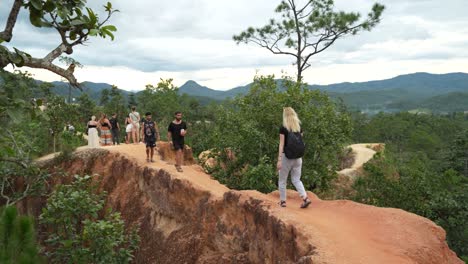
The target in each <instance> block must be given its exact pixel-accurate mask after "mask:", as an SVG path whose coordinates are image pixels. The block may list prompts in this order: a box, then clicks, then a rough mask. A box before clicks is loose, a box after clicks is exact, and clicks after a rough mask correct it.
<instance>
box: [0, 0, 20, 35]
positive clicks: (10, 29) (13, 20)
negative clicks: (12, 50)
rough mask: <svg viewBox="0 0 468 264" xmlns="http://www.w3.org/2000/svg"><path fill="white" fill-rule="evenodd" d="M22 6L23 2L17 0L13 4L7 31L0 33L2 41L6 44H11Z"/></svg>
mask: <svg viewBox="0 0 468 264" xmlns="http://www.w3.org/2000/svg"><path fill="white" fill-rule="evenodd" d="M22 4H23V1H22V0H15V2H14V3H13V7H12V8H11V11H10V15H9V16H8V20H7V23H6V26H5V30H4V31H2V32H0V39H3V40H4V41H6V42H10V40H11V38H12V37H13V28H14V27H15V24H16V19H17V18H18V13H19V11H20V9H21V5H22Z"/></svg>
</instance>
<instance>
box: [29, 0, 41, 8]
mask: <svg viewBox="0 0 468 264" xmlns="http://www.w3.org/2000/svg"><path fill="white" fill-rule="evenodd" d="M30 3H31V5H32V6H33V7H34V8H35V9H36V10H42V1H41V0H31V1H30Z"/></svg>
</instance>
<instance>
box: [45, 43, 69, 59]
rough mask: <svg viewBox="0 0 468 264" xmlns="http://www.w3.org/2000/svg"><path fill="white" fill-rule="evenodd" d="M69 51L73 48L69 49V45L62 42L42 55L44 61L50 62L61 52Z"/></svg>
mask: <svg viewBox="0 0 468 264" xmlns="http://www.w3.org/2000/svg"><path fill="white" fill-rule="evenodd" d="M70 51H71V52H73V50H71V47H70V46H68V45H66V44H64V43H62V44H60V45H58V47H57V48H55V49H54V50H52V51H51V52H50V53H49V54H47V55H46V56H45V57H44V60H45V61H46V62H49V63H52V62H53V61H54V60H55V59H56V58H58V57H59V56H60V55H62V53H64V52H65V53H67V52H70ZM71 52H70V53H71Z"/></svg>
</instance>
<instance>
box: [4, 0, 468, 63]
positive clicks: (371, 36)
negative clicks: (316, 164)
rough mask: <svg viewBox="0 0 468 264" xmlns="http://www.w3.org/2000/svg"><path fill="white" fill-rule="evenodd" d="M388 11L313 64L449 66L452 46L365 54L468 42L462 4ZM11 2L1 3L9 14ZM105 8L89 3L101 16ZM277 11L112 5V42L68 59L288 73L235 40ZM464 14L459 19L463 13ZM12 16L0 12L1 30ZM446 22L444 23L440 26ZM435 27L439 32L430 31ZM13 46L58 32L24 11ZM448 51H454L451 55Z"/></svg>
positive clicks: (50, 41) (267, 6)
mask: <svg viewBox="0 0 468 264" xmlns="http://www.w3.org/2000/svg"><path fill="white" fill-rule="evenodd" d="M335 2H336V5H337V8H339V9H344V10H348V11H350V10H354V11H359V12H361V13H363V15H364V16H365V15H366V13H367V12H368V11H369V10H370V7H371V6H372V4H373V2H374V1H371V0H353V1H350V0H336V1H335ZM379 2H381V3H383V4H385V5H386V7H387V9H386V11H385V13H384V16H383V20H382V22H381V23H380V24H379V25H378V26H377V27H376V28H375V29H374V30H372V31H371V32H362V33H360V34H358V35H357V36H350V37H347V38H345V39H342V40H339V41H337V42H336V43H335V44H334V45H333V46H332V47H331V48H330V49H328V50H327V51H325V52H324V53H322V54H319V55H318V56H315V57H314V58H313V60H312V61H313V63H320V64H323V65H326V64H333V63H362V62H366V61H369V60H372V59H375V58H384V59H388V60H392V59H422V58H429V57H431V56H432V57H433V58H441V59H442V58H444V56H445V58H447V59H449V58H454V56H455V55H454V54H457V52H458V54H462V55H463V56H465V54H466V53H464V52H463V51H460V50H459V49H458V47H456V45H455V44H450V43H449V44H450V45H453V46H450V47H445V48H446V50H443V51H435V52H432V53H431V52H429V51H424V52H421V53H417V54H410V55H405V54H404V53H403V52H398V50H395V51H387V50H379V49H378V48H375V49H368V48H366V46H368V45H369V44H374V46H378V44H379V43H385V42H388V41H395V40H399V41H401V43H402V45H403V46H402V47H401V49H405V47H404V45H405V43H410V42H411V41H415V40H424V41H432V40H433V39H435V38H436V35H437V34H438V33H439V32H460V34H462V33H465V34H466V28H468V21H467V19H466V18H465V17H466V16H465V14H462V13H463V11H464V10H467V8H468V2H467V1H466V0H452V1H450V5H449V3H447V1H439V0H412V1H409V0H381V1H379ZM12 3H13V0H7V1H6V3H3V4H4V5H5V6H8V7H9V6H11V4H12ZM103 3H104V2H103V1H89V5H91V6H92V7H93V8H94V9H95V10H97V11H99V13H100V14H101V16H103V15H104V13H103V12H102V5H103ZM278 3H279V0H278V1H271V0H255V1H251V0H237V1H213V0H173V1H171V2H169V1H153V0H138V1H114V3H113V4H114V7H115V8H117V9H119V10H120V11H121V12H120V13H116V14H115V15H114V16H113V17H112V19H111V21H110V23H111V24H114V25H116V26H117V28H118V32H117V33H116V40H115V41H114V42H111V41H110V40H108V39H104V40H102V39H97V38H93V39H92V40H91V41H90V42H89V43H88V44H87V46H82V47H78V48H76V50H75V53H74V54H73V56H74V57H75V58H76V59H77V60H78V61H80V62H82V63H83V64H85V65H97V66H127V67H130V68H134V69H137V70H140V71H145V72H151V71H190V70H200V69H212V68H221V67H233V68H236V67H258V68H261V67H264V66H277V65H288V64H291V63H292V58H290V57H288V56H278V55H273V54H271V53H270V52H269V51H266V50H262V49H260V48H257V47H256V46H254V45H248V46H246V45H240V46H235V45H234V42H233V41H232V40H231V38H232V35H234V34H238V33H240V32H241V31H242V30H244V29H246V28H247V27H248V26H262V25H264V24H265V23H267V22H268V20H269V18H271V17H272V16H273V15H274V11H273V10H274V8H275V7H276V5H277V4H278ZM462 10H463V11H462ZM8 12H9V8H2V9H0V28H2V25H4V21H5V20H6V16H7V14H8ZM441 21H445V22H443V23H442V22H441ZM434 23H435V24H436V26H434ZM14 33H15V36H14V42H13V43H12V45H13V46H17V47H21V48H24V49H25V50H26V51H27V50H28V49H33V50H34V52H35V53H37V54H38V55H37V56H40V55H43V53H46V52H47V51H49V50H51V49H53V48H55V47H56V45H57V44H58V41H59V38H58V35H57V34H56V33H55V32H51V31H47V30H44V29H37V28H34V27H32V26H31V25H29V20H28V18H27V12H26V10H22V12H21V17H20V20H19V23H18V25H16V28H15V32H14ZM451 49H452V51H451Z"/></svg>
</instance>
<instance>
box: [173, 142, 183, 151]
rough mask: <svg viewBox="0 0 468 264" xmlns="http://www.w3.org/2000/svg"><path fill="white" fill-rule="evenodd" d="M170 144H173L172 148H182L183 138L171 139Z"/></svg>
mask: <svg viewBox="0 0 468 264" xmlns="http://www.w3.org/2000/svg"><path fill="white" fill-rule="evenodd" d="M172 145H173V146H174V150H179V149H184V145H185V144H184V140H177V141H176V140H174V141H172Z"/></svg>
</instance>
